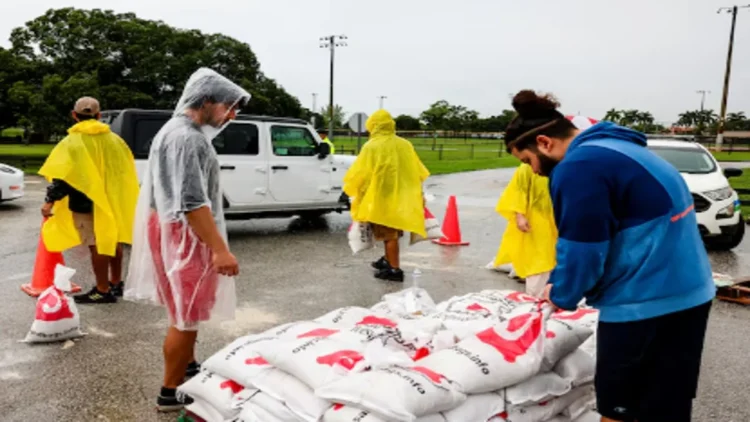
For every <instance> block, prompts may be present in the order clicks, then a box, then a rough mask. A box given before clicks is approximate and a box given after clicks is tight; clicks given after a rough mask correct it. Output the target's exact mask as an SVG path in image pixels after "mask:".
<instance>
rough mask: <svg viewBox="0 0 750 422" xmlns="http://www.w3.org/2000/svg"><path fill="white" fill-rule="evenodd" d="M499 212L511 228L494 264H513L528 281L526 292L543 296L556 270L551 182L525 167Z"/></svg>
mask: <svg viewBox="0 0 750 422" xmlns="http://www.w3.org/2000/svg"><path fill="white" fill-rule="evenodd" d="M495 210H496V211H497V213H498V214H500V215H501V216H503V217H504V218H505V219H506V220H508V227H507V228H506V229H505V234H503V240H502V242H501V244H500V249H499V250H498V252H497V256H496V257H495V261H494V263H493V264H494V265H495V266H496V267H499V266H502V265H505V264H512V268H513V271H515V273H516V274H517V275H518V276H519V277H521V278H524V279H526V293H527V294H529V295H532V296H536V297H541V296H542V294H543V292H544V287H545V285H546V284H547V281H548V280H549V276H550V273H551V272H552V269H553V268H555V244H556V243H557V226H556V225H555V216H554V214H553V212H552V198H551V197H550V193H549V179H547V178H546V177H544V176H539V175H537V174H535V173H534V171H533V170H532V168H531V166H529V165H528V164H521V166H520V167H518V169H517V170H516V172H515V174H514V175H513V178H512V179H511V181H510V184H508V187H507V188H506V189H505V191H503V194H502V195H501V196H500V200H499V201H498V203H497V207H496V209H495Z"/></svg>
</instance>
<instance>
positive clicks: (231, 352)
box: [201, 336, 278, 387]
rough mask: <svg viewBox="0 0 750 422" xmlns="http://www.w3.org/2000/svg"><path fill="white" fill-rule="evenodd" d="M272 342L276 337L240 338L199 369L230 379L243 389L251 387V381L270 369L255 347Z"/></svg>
mask: <svg viewBox="0 0 750 422" xmlns="http://www.w3.org/2000/svg"><path fill="white" fill-rule="evenodd" d="M274 341H278V340H277V339H276V337H263V336H246V337H240V338H238V339H237V340H235V341H233V342H232V343H230V344H229V345H228V346H226V347H224V348H223V349H221V350H219V351H218V352H217V353H214V354H213V355H212V356H211V357H209V358H208V359H206V360H205V361H204V362H203V363H202V364H201V367H202V368H203V369H205V370H208V371H210V372H213V373H215V374H217V375H220V376H222V377H224V378H232V379H234V380H235V381H237V382H238V383H240V384H241V385H243V386H245V387H252V379H253V378H255V377H256V376H257V375H258V374H259V373H260V372H262V371H265V370H268V369H270V368H271V366H270V365H269V364H268V362H266V360H265V359H263V358H261V357H260V355H259V354H258V353H257V346H258V345H259V344H262V343H264V342H274Z"/></svg>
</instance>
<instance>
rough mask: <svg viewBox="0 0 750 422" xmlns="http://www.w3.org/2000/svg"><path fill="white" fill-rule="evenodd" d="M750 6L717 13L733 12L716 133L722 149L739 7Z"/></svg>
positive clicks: (719, 147) (719, 149) (726, 8)
mask: <svg viewBox="0 0 750 422" xmlns="http://www.w3.org/2000/svg"><path fill="white" fill-rule="evenodd" d="M747 8H750V4H748V5H745V6H737V5H735V6H732V7H722V8H720V9H719V10H718V11H716V13H722V12H723V13H731V14H732V27H731V29H730V30H729V50H728V51H727V68H726V71H725V72H724V93H723V94H722V96H721V115H720V116H719V130H718V131H717V135H716V149H717V150H718V151H721V145H722V144H723V143H724V124H725V122H726V117H727V100H728V99H729V75H730V74H731V72H732V51H733V50H734V28H735V26H736V25H737V11H738V10H739V9H747Z"/></svg>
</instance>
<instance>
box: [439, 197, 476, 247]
mask: <svg viewBox="0 0 750 422" xmlns="http://www.w3.org/2000/svg"><path fill="white" fill-rule="evenodd" d="M433 243H436V244H438V245H443V246H468V245H469V242H464V241H462V240H461V225H460V224H459V223H458V206H457V205H456V197H455V196H453V195H451V197H450V198H448V209H446V210H445V220H443V237H442V238H440V239H439V240H433Z"/></svg>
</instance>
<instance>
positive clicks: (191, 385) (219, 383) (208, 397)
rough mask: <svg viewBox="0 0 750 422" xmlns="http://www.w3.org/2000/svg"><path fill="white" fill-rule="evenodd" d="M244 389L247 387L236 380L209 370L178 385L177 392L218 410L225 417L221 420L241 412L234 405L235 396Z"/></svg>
mask: <svg viewBox="0 0 750 422" xmlns="http://www.w3.org/2000/svg"><path fill="white" fill-rule="evenodd" d="M244 389H245V387H243V386H242V385H240V384H238V383H237V382H235V381H232V380H230V379H227V378H224V377H222V376H220V375H217V374H214V373H212V372H209V371H202V372H201V373H200V374H198V375H196V376H195V377H193V378H191V379H189V380H188V381H186V382H185V383H184V384H182V385H180V386H179V387H177V392H178V393H179V394H187V395H188V396H190V397H192V398H193V399H194V400H196V401H198V400H200V401H202V402H203V403H204V404H205V405H208V406H210V407H211V408H212V409H214V410H216V411H217V412H218V413H219V414H220V415H221V417H222V418H223V419H221V420H224V419H230V418H233V417H235V416H237V414H238V413H239V410H238V409H236V408H235V406H234V397H235V395H236V394H238V393H240V392H241V391H242V390H244ZM209 410H210V409H209ZM204 419H205V418H204ZM210 420H216V419H210Z"/></svg>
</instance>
